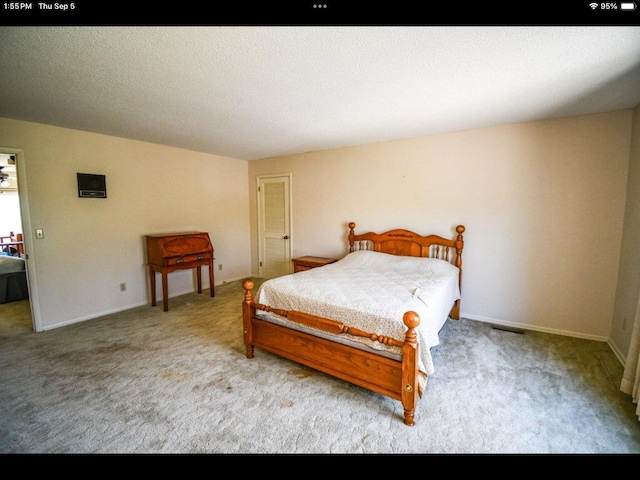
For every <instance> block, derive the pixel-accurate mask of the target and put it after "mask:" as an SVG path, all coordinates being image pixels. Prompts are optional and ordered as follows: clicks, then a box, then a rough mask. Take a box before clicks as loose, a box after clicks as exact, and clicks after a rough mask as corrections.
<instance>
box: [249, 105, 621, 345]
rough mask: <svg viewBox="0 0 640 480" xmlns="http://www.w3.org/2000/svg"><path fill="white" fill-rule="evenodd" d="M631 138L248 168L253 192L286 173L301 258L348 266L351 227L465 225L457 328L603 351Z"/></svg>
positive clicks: (432, 145)
mask: <svg viewBox="0 0 640 480" xmlns="http://www.w3.org/2000/svg"><path fill="white" fill-rule="evenodd" d="M631 127H632V111H631V110H625V111H617V112H610V113H602V114H595V115H586V116H579V117H571V118H564V119H558V120H549V121H541V122H532V123H523V124H516V125H505V126H498V127H493V128H483V129H477V130H469V131H463V132H455V133H449V134H442V135H433V136H427V137H421V138H415V139H408V140H398V141H394V142H386V143H379V144H372V145H364V146H358V147H351V148H343V149H337V150H332V151H323V152H312V153H305V154H300V155H290V156H284V157H278V158H269V159H263V160H258V161H252V162H250V163H249V184H250V185H255V178H256V176H257V175H260V174H274V173H288V172H291V173H292V198H293V211H292V217H293V222H292V242H293V245H292V247H293V255H294V257H295V256H300V255H320V256H338V257H341V256H343V255H345V254H346V253H347V243H346V235H347V233H348V229H347V224H348V223H349V222H350V221H355V222H356V224H357V228H356V230H357V231H360V232H363V231H384V230H388V229H392V228H408V229H411V230H414V231H416V232H418V233H422V234H427V233H438V234H441V235H444V236H453V235H454V231H455V226H456V225H457V224H463V225H465V226H466V228H467V231H466V233H465V247H464V255H463V272H464V273H463V281H462V304H461V306H462V316H463V317H466V318H470V319H476V320H483V321H489V322H495V323H501V324H504V325H512V326H520V327H524V328H529V329H534V330H541V331H549V332H553V333H561V334H567V335H573V336H579V337H585V338H593V339H598V340H606V339H607V338H608V337H609V332H610V330H611V321H612V316H613V307H614V298H615V288H616V279H617V275H618V259H619V252H620V245H621V238H622V225H623V216H624V205H625V191H626V182H627V170H628V165H629V145H630V139H631ZM250 194H251V199H250V202H251V204H252V205H255V202H256V198H255V188H251V189H250ZM254 210H255V208H252V218H251V238H252V252H253V256H252V269H253V271H254V272H255V271H257V262H258V257H257V255H258V253H257V252H258V250H257V244H256V241H255V239H256V238H257V233H256V225H257V220H256V218H255V212H254Z"/></svg>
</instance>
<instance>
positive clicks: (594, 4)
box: [589, 2, 598, 10]
mask: <svg viewBox="0 0 640 480" xmlns="http://www.w3.org/2000/svg"><path fill="white" fill-rule="evenodd" d="M589 6H590V7H591V10H595V9H596V8H598V4H597V3H596V2H593V3H590V4H589Z"/></svg>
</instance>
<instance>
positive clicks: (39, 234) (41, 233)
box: [36, 228, 44, 239]
mask: <svg viewBox="0 0 640 480" xmlns="http://www.w3.org/2000/svg"><path fill="white" fill-rule="evenodd" d="M36 238H37V239H41V238H44V231H43V230H42V229H41V228H36Z"/></svg>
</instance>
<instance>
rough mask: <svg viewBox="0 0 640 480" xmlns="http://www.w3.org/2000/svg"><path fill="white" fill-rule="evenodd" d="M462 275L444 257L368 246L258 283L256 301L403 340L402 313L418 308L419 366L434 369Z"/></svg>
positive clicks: (363, 341)
mask: <svg viewBox="0 0 640 480" xmlns="http://www.w3.org/2000/svg"><path fill="white" fill-rule="evenodd" d="M458 278H459V270H458V268H457V267H456V266H454V265H452V264H450V263H448V262H446V261H444V260H440V259H435V258H421V257H404V256H397V255H391V254H387V253H381V252H374V251H368V250H362V251H355V252H352V253H350V254H348V255H347V256H346V257H344V258H343V259H341V260H339V261H337V262H335V263H333V264H330V265H326V266H323V267H320V268H314V269H312V270H306V271H303V272H298V273H294V274H290V275H285V276H282V277H278V278H274V279H270V280H267V281H265V282H264V283H263V284H262V285H261V286H260V288H259V289H258V292H257V294H256V301H257V303H261V304H265V305H269V306H270V307H275V308H282V309H284V310H296V311H301V312H306V313H310V314H313V315H317V316H320V317H324V318H330V319H334V320H338V321H340V322H342V323H344V324H345V325H347V326H349V327H354V328H357V329H360V330H364V331H367V332H372V333H376V334H378V335H385V336H389V337H392V338H395V339H397V340H400V341H403V340H404V336H405V331H406V326H405V325H404V323H403V321H402V317H403V315H404V313H405V312H407V311H409V310H413V311H415V312H416V313H418V315H419V316H420V325H419V326H418V328H417V333H418V343H419V345H420V358H419V365H418V366H419V369H420V371H422V372H423V373H426V374H427V375H431V374H432V373H433V372H434V370H435V369H434V366H433V360H432V358H431V352H430V349H431V348H432V347H434V346H436V345H438V344H439V337H438V333H439V331H440V329H441V328H442V326H443V325H444V324H445V322H446V320H447V318H448V316H449V312H450V310H451V307H452V306H453V304H454V302H455V301H456V300H458V299H459V298H460V290H459V283H458ZM257 313H258V314H260V315H261V316H263V318H265V319H266V320H268V321H275V322H277V323H281V324H284V325H286V326H289V327H291V328H295V329H297V330H301V331H305V332H307V333H311V334H315V335H318V336H323V337H325V338H327V337H330V338H332V339H334V338H340V339H345V341H346V342H355V343H357V344H358V345H359V347H360V348H362V349H371V350H374V351H376V352H377V353H379V354H382V355H385V356H392V357H399V356H400V355H401V349H400V348H399V347H394V346H391V345H384V344H382V343H380V342H375V341H373V340H371V339H369V338H362V337H356V336H351V335H340V336H338V337H334V336H332V335H330V334H327V333H326V332H323V331H320V330H318V329H314V328H311V327H306V326H300V325H298V324H295V323H294V322H291V321H290V320H288V319H286V318H285V317H280V316H277V315H274V314H273V313H272V312H271V313H270V314H269V315H267V314H266V313H267V312H264V311H258V312H257ZM339 341H340V342H342V343H344V341H343V340H339Z"/></svg>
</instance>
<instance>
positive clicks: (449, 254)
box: [242, 222, 465, 425]
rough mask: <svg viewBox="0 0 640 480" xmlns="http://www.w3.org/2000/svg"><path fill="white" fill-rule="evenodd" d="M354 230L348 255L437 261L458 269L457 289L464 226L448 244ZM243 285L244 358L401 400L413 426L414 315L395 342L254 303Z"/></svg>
mask: <svg viewBox="0 0 640 480" xmlns="http://www.w3.org/2000/svg"><path fill="white" fill-rule="evenodd" d="M355 226H356V224H355V223H354V222H351V223H349V252H353V251H356V250H373V251H377V252H383V253H390V254H393V255H402V256H412V257H432V258H440V259H442V260H446V261H448V262H450V263H453V264H454V265H455V266H457V267H458V268H459V270H460V273H459V278H458V282H459V285H460V284H461V281H462V248H463V246H464V241H463V233H464V231H465V227H464V226H463V225H458V226H457V227H456V232H457V236H456V238H455V239H453V240H450V239H446V238H443V237H440V236H438V235H427V236H422V235H418V234H417V233H414V232H412V231H409V230H404V229H396V230H390V231H388V232H385V233H372V232H369V233H364V234H360V235H356V234H355V233H354V229H355ZM242 286H243V288H244V290H245V294H244V301H243V304H242V321H243V333H244V344H245V347H246V355H247V358H253V356H254V347H258V348H261V349H263V350H266V351H269V352H271V353H274V354H276V355H279V356H281V357H284V358H288V359H289V360H293V361H295V362H298V363H300V364H303V365H306V366H308V367H311V368H314V369H316V370H319V371H321V372H324V373H326V374H328V375H332V376H334V377H337V378H340V379H342V380H345V381H347V382H350V383H353V384H355V385H358V386H360V387H363V388H366V389H368V390H371V391H373V392H377V393H380V394H382V395H386V396H388V397H391V398H393V399H395V400H400V401H401V402H402V406H403V407H404V423H405V424H406V425H413V424H414V415H415V410H416V406H417V404H418V398H419V396H421V394H422V391H421V390H420V388H419V386H420V382H419V376H420V372H419V371H418V359H419V351H418V341H417V334H416V330H415V329H416V327H417V326H418V325H419V324H420V317H419V316H418V314H417V313H415V312H413V311H408V312H406V313H405V314H404V316H403V322H404V324H405V325H406V326H407V331H406V333H405V338H404V340H398V339H394V338H389V337H385V336H382V335H377V334H375V333H370V332H364V331H362V330H358V329H354V328H352V327H349V326H347V325H345V324H344V323H342V322H340V321H339V320H335V319H329V318H322V317H318V316H315V315H310V314H308V313H304V312H298V311H287V310H282V309H278V308H276V307H272V306H268V305H262V304H258V303H255V302H254V300H253V296H252V292H251V291H252V289H253V287H254V282H253V280H251V279H246V280H244V282H243V284H242ZM256 310H261V311H266V312H273V313H275V314H277V315H281V316H283V317H286V318H287V319H288V320H290V321H294V322H297V323H300V324H304V325H306V326H310V327H314V328H318V329H321V330H323V331H326V332H329V333H332V334H346V333H348V334H350V335H355V336H360V337H366V338H369V339H371V340H373V341H378V342H381V343H383V344H385V345H394V346H398V347H400V348H401V349H402V359H401V360H394V359H391V358H387V357H383V356H380V355H376V354H375V353H371V352H367V351H364V350H360V349H358V348H355V347H350V346H347V345H344V344H341V343H336V342H332V341H330V340H327V339H324V338H320V337H317V336H314V335H310V334H308V333H304V332H300V331H297V330H293V329H291V328H287V327H285V326H282V325H276V324H274V323H271V322H268V321H266V320H263V319H261V318H260V316H259V315H257V314H256ZM449 315H450V317H451V318H453V319H455V320H458V319H459V318H460V300H457V301H456V302H455V303H454V305H453V306H452V308H451V312H450V314H449Z"/></svg>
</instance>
